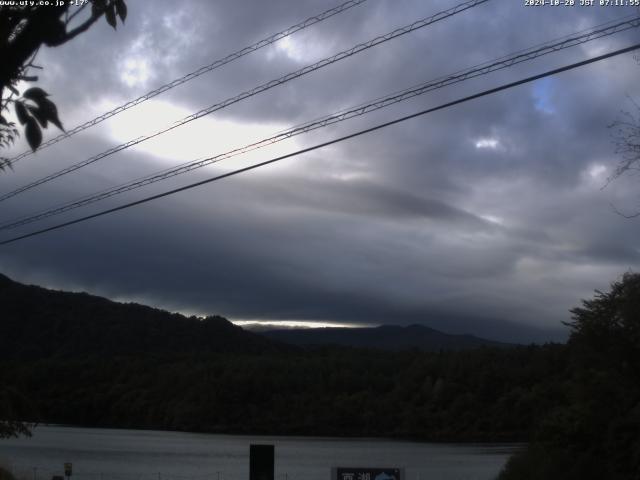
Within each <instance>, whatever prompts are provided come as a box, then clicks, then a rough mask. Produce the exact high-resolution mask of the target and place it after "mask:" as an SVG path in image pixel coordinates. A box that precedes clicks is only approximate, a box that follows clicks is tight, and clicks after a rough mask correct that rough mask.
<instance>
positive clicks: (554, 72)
mask: <svg viewBox="0 0 640 480" xmlns="http://www.w3.org/2000/svg"><path fill="white" fill-rule="evenodd" d="M639 48H640V43H637V44H635V45H632V46H630V47H626V48H622V49H619V50H615V51H613V52H609V53H606V54H604V55H599V56H597V57H593V58H590V59H587V60H583V61H581V62H577V63H572V64H570V65H566V66H564V67H560V68H556V69H553V70H548V71H546V72H544V73H540V74H537V75H533V76H530V77H526V78H523V79H521V80H518V81H515V82H511V83H507V84H504V85H501V86H499V87H495V88H491V89H489V90H484V91H482V92H480V93H476V94H474V95H469V96H467V97H463V98H461V99H458V100H454V101H452V102H447V103H444V104H442V105H439V106H437V107H433V108H429V109H426V110H422V111H420V112H417V113H413V114H411V115H406V116H403V117H400V118H397V119H395V120H391V121H389V122H385V123H381V124H378V125H376V126H373V127H370V128H367V129H364V130H360V131H358V132H355V133H351V134H349V135H345V136H343V137H339V138H335V139H333V140H330V141H328V142H323V143H320V144H317V145H314V146H312V147H307V148H303V149H301V150H297V151H295V152H292V153H288V154H286V155H281V156H279V157H276V158H272V159H270V160H265V161H264V162H260V163H255V164H253V165H250V166H248V167H244V168H239V169H237V170H233V171H231V172H227V173H224V174H222V175H217V176H215V177H211V178H208V179H206V180H201V181H199V182H195V183H191V184H189V185H185V186H183V187H179V188H175V189H173V190H169V191H167V192H163V193H159V194H156V195H152V196H150V197H146V198H143V199H141V200H136V201H134V202H130V203H126V204H124V205H120V206H118V207H114V208H110V209H108V210H103V211H101V212H97V213H94V214H92V215H87V216H84V217H81V218H77V219H75V220H70V221H68V222H64V223H59V224H57V225H53V226H51V227H48V228H43V229H41V230H37V231H34V232H31V233H27V234H24V235H20V236H17V237H13V238H10V239H8V240H3V241H1V242H0V245H7V244H9V243H13V242H17V241H19V240H23V239H25V238H30V237H33V236H36V235H40V234H43V233H46V232H50V231H53V230H58V229H60V228H63V227H67V226H70V225H74V224H76V223H80V222H84V221H87V220H91V219H93V218H97V217H101V216H103V215H107V214H109V213H114V212H117V211H120V210H125V209H127V208H131V207H134V206H137V205H141V204H143V203H148V202H151V201H153V200H158V199H160V198H163V197H167V196H169V195H173V194H176V193H179V192H183V191H185V190H190V189H192V188H196V187H199V186H202V185H205V184H208V183H212V182H215V181H218V180H222V179H223V178H227V177H231V176H235V175H238V174H240V173H244V172H248V171H250V170H255V169H257V168H260V167H264V166H266V165H270V164H272V163H276V162H279V161H281V160H285V159H287V158H291V157H295V156H298V155H302V154H304V153H308V152H311V151H314V150H318V149H320V148H323V147H327V146H329V145H333V144H336V143H339V142H343V141H345V140H349V139H351V138H355V137H359V136H361V135H364V134H367V133H371V132H375V131H377V130H381V129H383V128H386V127H389V126H391V125H395V124H397V123H401V122H404V121H407V120H410V119H413V118H416V117H420V116H422V115H426V114H429V113H433V112H436V111H438V110H444V109H446V108H449V107H452V106H454V105H459V104H461V103H465V102H468V101H470V100H475V99H477V98H481V97H484V96H487V95H492V94H494V93H497V92H500V91H503V90H508V89H510V88H514V87H517V86H520V85H523V84H526V83H530V82H533V81H536V80H540V79H542V78H545V77H549V76H552V75H557V74H558V73H562V72H566V71H568V70H573V69H575V68H579V67H582V66H585V65H589V64H591V63H595V62H599V61H602V60H605V59H607V58H612V57H615V56H618V55H622V54H624V53H628V52H632V51H634V50H637V49H639Z"/></svg>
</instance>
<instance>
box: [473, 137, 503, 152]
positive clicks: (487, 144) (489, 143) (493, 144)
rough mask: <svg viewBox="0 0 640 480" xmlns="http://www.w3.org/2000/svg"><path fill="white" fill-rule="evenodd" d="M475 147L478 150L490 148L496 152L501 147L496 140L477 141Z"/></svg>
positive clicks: (482, 139)
mask: <svg viewBox="0 0 640 480" xmlns="http://www.w3.org/2000/svg"><path fill="white" fill-rule="evenodd" d="M475 145H476V148H490V149H492V150H495V149H497V148H498V147H499V146H500V141H499V140H498V139H496V138H480V139H478V140H477V141H476V143H475Z"/></svg>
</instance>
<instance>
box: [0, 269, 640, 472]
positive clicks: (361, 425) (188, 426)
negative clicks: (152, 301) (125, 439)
mask: <svg viewBox="0 0 640 480" xmlns="http://www.w3.org/2000/svg"><path fill="white" fill-rule="evenodd" d="M0 280H1V279H0ZM7 280H8V279H7ZM0 287H2V285H0ZM46 292H48V291H46V290H44V289H36V288H35V287H24V286H19V285H18V284H14V283H13V282H11V283H8V281H5V282H4V293H2V288H0V300H1V301H2V302H3V303H2V305H3V306H4V311H5V312H9V315H4V316H3V317H2V321H1V322H0V325H1V326H0V329H1V331H0V347H2V348H0V352H1V353H0V385H1V386H2V389H1V390H0V420H1V421H0V426H3V427H6V428H7V429H8V430H11V429H12V428H14V427H13V425H18V426H19V425H20V422H17V423H11V422H12V421H17V420H25V419H27V420H29V419H30V420H36V421H39V422H50V423H64V424H75V425H83V426H103V427H129V428H154V429H171V430H188V431H200V432H219V433H252V434H260V433H264V434H296V435H337V436H376V437H401V438H411V439H416V440H426V441H506V440H509V441H526V442H528V447H527V449H526V450H524V451H523V452H522V453H521V454H518V455H516V456H514V457H513V458H512V459H511V460H510V462H509V463H508V465H507V467H506V469H505V471H504V472H503V474H502V477H501V478H502V480H511V479H518V480H527V479H556V478H558V479H559V478H562V479H568V480H573V479H576V480H577V479H580V480H585V479H586V480H589V479H596V478H597V479H603V478H606V479H612V480H627V479H629V480H630V479H636V480H637V478H640V275H638V274H627V275H625V276H624V277H623V278H622V280H621V281H619V282H616V283H614V284H613V285H612V288H611V291H610V292H608V293H600V292H598V293H597V294H596V296H595V297H594V298H593V299H592V300H587V301H584V302H583V304H582V306H581V307H579V308H576V309H574V310H573V311H572V321H571V322H570V323H569V327H570V328H571V335H570V338H569V341H568V343H567V344H565V345H545V346H520V347H513V348H495V347H481V348H476V349H469V350H460V351H446V352H445V351H441V352H425V351H419V350H410V351H383V350H373V349H356V348H344V347H342V348H338V347H332V348H328V347H325V348H316V349H311V350H304V349H301V348H296V347H293V346H285V345H283V344H278V343H274V342H271V341H270V340H268V339H265V338H261V337H258V336H256V335H252V334H249V333H248V332H244V331H243V330H242V329H238V328H237V327H233V326H232V325H230V324H228V322H226V321H225V320H224V319H221V318H211V319H208V320H202V319H196V318H195V317H194V318H185V317H182V316H180V315H171V314H168V313H166V312H160V313H159V311H157V310H153V309H147V307H140V306H127V305H120V306H118V304H113V302H108V301H106V300H104V299H97V300H96V299H95V298H94V297H90V296H88V295H84V296H83V295H78V294H64V295H69V296H60V295H61V294H60V293H55V292H49V293H48V294H47V293H46ZM33 295H35V296H36V297H34V296H33ZM38 296H40V297H41V298H40V299H39V300H38V302H39V303H35V302H36V300H37V299H38ZM16 298H17V300H16ZM78 299H79V301H76V300H78ZM125 307H127V308H128V307H132V308H133V309H132V310H128V309H127V308H125ZM87 309H89V310H87ZM87 311H90V312H91V313H90V314H88V313H87ZM133 311H139V312H142V314H143V316H142V317H141V318H142V320H141V321H140V323H136V322H137V320H136V318H135V316H131V313H130V312H133ZM28 312H32V314H28ZM114 314H117V315H120V317H117V318H112V319H111V320H109V318H110V317H112V316H113V315H114ZM169 317H171V318H172V319H173V320H170V319H169ZM34 318H35V319H37V320H34ZM65 319H66V320H65ZM43 322H44V323H43ZM38 323H42V329H43V331H42V332H40V331H38V330H37V324H38ZM245 341H246V343H245ZM77 342H80V343H77ZM227 342H228V343H227ZM190 344H192V345H193V348H192V349H189V348H188V346H189V345H190ZM2 433H3V432H2V431H0V436H2Z"/></svg>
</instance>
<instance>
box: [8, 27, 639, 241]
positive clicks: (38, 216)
mask: <svg viewBox="0 0 640 480" xmlns="http://www.w3.org/2000/svg"><path fill="white" fill-rule="evenodd" d="M625 18H626V17H625ZM610 23H611V22H609V23H608V24H607V25H608V26H607V27H606V28H598V27H594V28H592V29H591V30H587V31H583V32H586V33H582V34H581V35H575V36H566V37H562V40H560V41H558V42H555V43H551V42H547V43H546V44H543V45H542V46H536V47H531V48H529V49H527V50H520V51H518V52H516V53H515V54H513V55H511V56H503V57H500V58H499V59H498V60H496V61H493V62H485V63H483V64H480V66H478V67H471V68H468V69H466V70H462V71H459V72H456V73H454V74H451V75H448V76H444V77H440V78H438V79H436V80H432V81H429V82H425V83H422V84H420V85H416V86H414V87H411V88H408V89H405V90H402V91H399V92H394V93H392V94H391V95H388V96H387V97H380V98H378V99H375V100H372V101H370V102H369V103H363V104H360V105H358V106H356V107H352V108H350V109H345V110H342V111H341V112H338V113H335V114H333V115H329V116H324V117H320V118H318V119H316V120H313V121H310V122H307V123H304V124H301V125H299V126H297V127H294V128H291V129H289V130H285V131H282V132H280V133H277V134H276V135H274V136H271V137H269V138H265V139H262V140H260V141H257V142H254V143H251V144H249V145H245V146H243V147H240V148H235V149H233V150H230V151H227V152H225V153H221V154H218V155H215V156H213V157H208V158H205V159H200V160H196V161H191V162H188V163H184V164H182V165H178V166H176V167H172V168H169V169H166V170H163V171H161V172H156V173H155V174H152V175H148V176H146V177H142V178H139V179H136V180H132V181H130V182H127V183H124V184H121V185H118V186H115V187H112V188H110V189H107V190H103V191H100V192H97V193H95V194H92V195H89V196H85V197H82V198H80V199H78V200H75V201H72V202H67V203H65V204H62V205H59V206H56V207H53V208H50V209H48V210H44V211H41V212H38V213H35V214H31V215H29V216H25V217H22V218H19V219H15V220H11V221H9V222H5V223H4V224H1V225H0V230H10V229H13V228H17V227H20V226H23V225H27V224H29V223H33V222H36V221H38V220H42V219H45V218H49V217H52V216H55V215H59V214H62V213H64V212H68V211H70V210H74V209H76V208H80V207H83V206H86V205H89V204H92V203H95V202H98V201H101V200H104V199H106V198H109V197H112V196H115V195H118V194H121V193H124V192H128V191H131V190H134V189H137V188H141V187H144V186H146V185H150V184H153V183H156V182H159V181H162V180H166V179H168V178H171V177H174V176H177V175H181V174H183V173H187V172H190V171H192V170H195V169H198V168H202V167H205V166H207V165H211V164H213V163H218V162H220V161H222V160H225V159H228V158H231V157H235V156H237V155H241V154H244V153H247V152H250V151H253V150H257V149H259V148H263V147H266V146H268V145H272V144H274V143H277V142H280V141H283V140H286V139H288V138H292V137H294V136H296V135H300V134H303V133H307V132H310V131H312V130H316V129H319V128H323V127H326V126H328V125H332V124H335V123H339V122H342V121H345V120H348V119H351V118H354V117H358V116H361V115H365V114H367V113H371V112H373V111H376V110H380V109H382V108H386V107H389V106H391V105H393V104H395V103H399V102H402V101H405V100H408V99H410V98H413V97H416V96H418V95H422V94H424V93H427V92H430V91H433V90H436V89H439V88H443V87H445V86H448V85H452V84H455V83H459V82H462V81H465V80H468V79H470V78H475V77H478V76H481V75H486V74H489V73H491V72H494V71H497V70H501V69H504V68H507V67H511V66H513V65H516V64H519V63H522V62H525V61H529V60H533V59H535V58H538V57H541V56H544V55H548V54H550V53H553V52H557V51H559V50H562V49H566V48H569V47H573V46H576V45H580V44H583V43H586V42H589V41H592V40H595V39H599V38H602V37H605V36H609V35H613V34H615V33H619V32H621V31H625V30H628V29H631V28H637V27H640V17H634V18H627V19H626V20H624V21H621V22H618V23H615V24H613V25H611V24H610Z"/></svg>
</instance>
